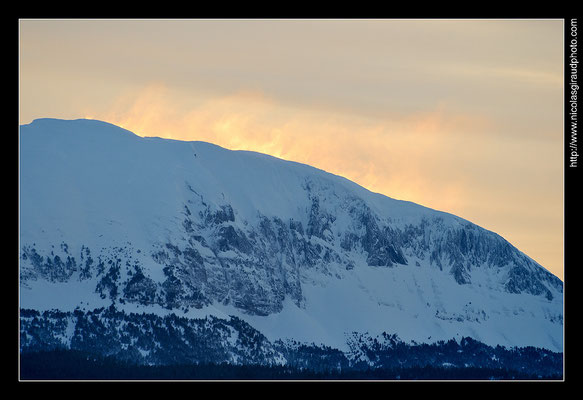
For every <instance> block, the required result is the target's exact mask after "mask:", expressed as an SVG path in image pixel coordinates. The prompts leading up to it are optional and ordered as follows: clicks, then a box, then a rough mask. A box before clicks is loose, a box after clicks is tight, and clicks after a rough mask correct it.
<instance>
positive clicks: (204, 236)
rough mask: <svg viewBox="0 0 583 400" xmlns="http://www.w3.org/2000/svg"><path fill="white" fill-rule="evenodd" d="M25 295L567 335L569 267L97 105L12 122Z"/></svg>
mask: <svg viewBox="0 0 583 400" xmlns="http://www.w3.org/2000/svg"><path fill="white" fill-rule="evenodd" d="M20 249H21V262H20V302H21V307H22V308H26V309H35V310H40V311H42V310H50V309H58V310H62V311H65V312H71V311H73V310H74V309H76V308H82V309H87V310H91V309H94V308H97V307H108V306H110V305H111V304H115V307H116V308H117V309H119V310H122V311H125V312H148V313H156V314H158V315H169V314H176V315H180V316H184V317H191V318H205V317H207V316H211V315H212V316H216V317H220V318H225V317H227V316H229V315H233V316H236V317H238V318H241V319H242V320H244V321H245V322H247V323H249V324H250V325H251V326H253V327H254V328H255V329H257V330H258V331H259V332H261V333H262V334H263V335H265V336H266V337H267V338H268V339H269V340H271V341H276V340H279V339H293V340H298V341H304V342H315V343H322V344H325V345H329V346H333V347H335V348H338V349H341V350H346V349H348V348H349V342H350V337H351V336H350V335H351V333H352V332H361V333H365V332H368V333H369V334H371V335H373V336H376V335H379V334H381V333H383V332H387V333H389V334H393V333H394V334H397V335H398V336H399V337H400V338H401V339H404V340H407V341H416V342H435V341H437V340H449V339H452V338H461V337H472V338H474V339H476V340H479V341H482V342H484V343H486V344H488V345H493V346H495V345H497V344H500V345H503V346H536V347H544V348H547V349H550V350H553V351H559V352H560V351H562V337H563V319H562V311H563V303H562V301H563V300H562V297H563V296H562V291H563V286H562V282H561V281H560V280H559V279H558V278H556V277H555V276H553V275H552V274H550V273H549V272H548V271H547V270H545V269H544V268H543V267H542V266H540V265H539V264H537V263H536V262H535V261H533V260H532V259H530V258H529V257H528V256H526V255H525V254H523V253H522V252H520V251H519V250H518V249H516V248H514V247H513V246H512V245H511V244H510V243H508V242H507V241H506V240H504V239H503V238H502V237H500V236H499V235H497V234H495V233H493V232H490V231H487V230H485V229H483V228H480V227H478V226H477V225H475V224H472V223H471V222H469V221H466V220H464V219H462V218H459V217H456V216H454V215H451V214H448V213H444V212H439V211H435V210H432V209H429V208H426V207H422V206H420V205H416V204H414V203H411V202H406V201H400V200H394V199H390V198H388V197H386V196H383V195H380V194H376V193H372V192H370V191H368V190H366V189H364V188H362V187H360V186H358V185H357V184H355V183H353V182H351V181H349V180H347V179H345V178H342V177H339V176H336V175H332V174H329V173H327V172H325V171H322V170H318V169H316V168H313V167H310V166H307V165H303V164H299V163H295V162H290V161H284V160H280V159H277V158H275V157H271V156H268V155H264V154H260V153H254V152H248V151H231V150H226V149H223V148H221V147H219V146H216V145H212V144H209V143H204V142H181V141H175V140H168V139H160V138H142V137H139V136H137V135H135V134H133V133H131V132H129V131H127V130H124V129H122V128H119V127H116V126H114V125H111V124H108V123H105V122H100V121H94V120H74V121H65V120H55V119H40V120H35V121H34V122H33V123H31V124H28V125H23V126H21V129H20Z"/></svg>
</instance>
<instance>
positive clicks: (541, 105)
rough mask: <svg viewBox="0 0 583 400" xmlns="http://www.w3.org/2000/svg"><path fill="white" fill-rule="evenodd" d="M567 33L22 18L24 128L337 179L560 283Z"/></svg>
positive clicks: (455, 25) (532, 24)
mask: <svg viewBox="0 0 583 400" xmlns="http://www.w3.org/2000/svg"><path fill="white" fill-rule="evenodd" d="M562 27H563V22H562V21H511V20H508V21H506V20H502V21H495V20H494V21H458V20H456V21H447V20H443V21H441V20H419V21H406V20H372V21H370V20H369V21H359V20H350V21H347V20H327V21H316V20H314V21H306V20H280V21H262V20H255V21H247V20H234V21H189V20H184V21H183V20H172V21H95V20H88V21H33V20H31V21H26V20H25V21H21V23H20V39H21V40H20V72H21V76H20V110H21V114H20V115H21V118H20V119H21V123H28V122H30V121H31V120H32V119H34V118H39V117H58V118H59V117H60V118H82V117H91V118H96V119H102V120H106V121H108V122H111V123H114V124H119V125H122V126H124V127H125V128H127V129H130V130H132V131H134V132H135V133H137V134H139V135H142V136H161V137H168V138H173V139H180V140H204V141H209V142H213V143H216V144H219V145H221V146H224V147H227V148H231V149H246V150H255V151H260V152H265V153H269V154H272V155H275V156H278V157H282V158H285V159H289V160H294V161H299V162H303V163H307V164H311V165H314V166H316V167H318V168H322V169H324V170H327V171H329V172H332V173H335V174H339V175H342V176H345V177H347V178H349V179H351V180H354V181H356V182H357V183H359V184H361V185H363V186H365V187H366V188H368V189H370V190H373V191H376V192H380V193H383V194H386V195H388V196H391V197H394V198H399V199H405V200H411V201H414V202H417V203H420V204H423V205H425V206H428V207H431V208H435V209H440V210H444V211H448V212H451V213H454V214H456V215H460V216H462V217H464V218H467V219H469V220H471V221H473V222H476V223H478V224H480V225H481V226H483V227H485V228H487V229H491V230H493V231H495V232H497V233H499V234H501V235H502V236H504V237H505V238H506V239H508V240H510V241H511V242H512V243H513V244H514V245H516V246H517V247H518V248H519V249H521V250H522V251H524V252H526V253H527V254H528V255H530V256H531V257H533V258H534V259H535V260H537V261H538V262H540V263H541V264H542V265H543V266H545V267H547V268H548V269H549V270H551V272H553V273H555V274H556V275H557V276H559V277H560V278H562V276H563V273H562V268H563V265H562V261H563V252H562V251H563V250H562V247H563V238H562V228H563V226H562V218H563V208H562V204H563V199H562V139H563V132H562Z"/></svg>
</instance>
